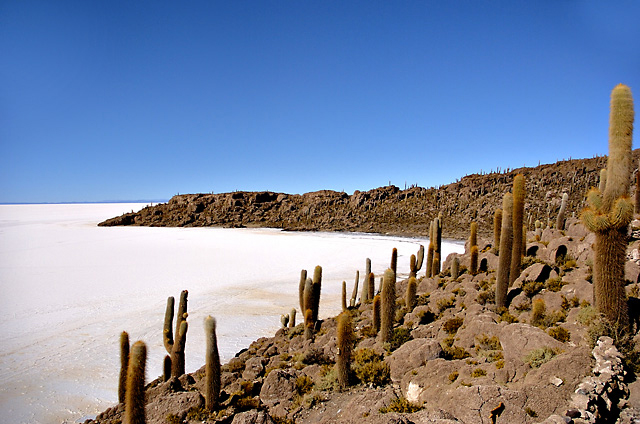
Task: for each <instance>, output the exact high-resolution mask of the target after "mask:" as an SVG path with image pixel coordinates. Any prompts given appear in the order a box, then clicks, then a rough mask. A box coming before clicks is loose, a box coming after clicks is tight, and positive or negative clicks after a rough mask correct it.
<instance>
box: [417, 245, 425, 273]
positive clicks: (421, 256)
mask: <svg viewBox="0 0 640 424" xmlns="http://www.w3.org/2000/svg"><path fill="white" fill-rule="evenodd" d="M423 262H424V246H423V245H420V247H419V248H418V255H417V256H416V274H417V273H418V271H420V268H422V263H423Z"/></svg>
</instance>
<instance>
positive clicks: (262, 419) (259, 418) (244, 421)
mask: <svg viewBox="0 0 640 424" xmlns="http://www.w3.org/2000/svg"><path fill="white" fill-rule="evenodd" d="M231 424H275V422H274V421H273V419H271V417H270V416H269V414H267V413H266V412H264V411H258V410H257V409H252V410H251V411H246V412H241V413H239V414H236V416H235V417H233V421H231Z"/></svg>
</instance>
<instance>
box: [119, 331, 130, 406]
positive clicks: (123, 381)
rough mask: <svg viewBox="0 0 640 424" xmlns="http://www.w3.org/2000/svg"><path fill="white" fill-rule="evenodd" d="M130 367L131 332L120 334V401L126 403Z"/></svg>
mask: <svg viewBox="0 0 640 424" xmlns="http://www.w3.org/2000/svg"><path fill="white" fill-rule="evenodd" d="M128 367H129V334H128V333H127V332H126V331H123V332H122V333H121V334H120V381H119V382H118V402H120V403H124V400H125V393H126V391H127V368H128Z"/></svg>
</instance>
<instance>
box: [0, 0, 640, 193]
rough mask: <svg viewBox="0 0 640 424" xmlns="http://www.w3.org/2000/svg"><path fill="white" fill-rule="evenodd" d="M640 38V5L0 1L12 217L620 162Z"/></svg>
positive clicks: (2, 103) (4, 185)
mask: <svg viewBox="0 0 640 424" xmlns="http://www.w3.org/2000/svg"><path fill="white" fill-rule="evenodd" d="M638 22H640V2H638V1H626V2H619V1H611V2H604V1H557V0H556V1H542V0H539V1H527V2H525V1H486V2H483V1H451V2H443V1H389V2H380V1H362V2H355V1H283V0H278V1H250V2H248V1H202V2H200V1H188V2H173V1H172V2H169V1H134V2H132V1H31V0H26V1H6V0H0V57H2V61H1V62H0V81H1V83H0V202H66V201H102V200H133V199H168V198H170V197H171V196H172V195H174V194H177V193H193V192H212V191H213V192H225V191H233V190H272V191H283V192H289V193H303V192H307V191H314V190H320V189H333V190H338V191H340V190H345V191H347V192H349V193H351V192H353V191H354V190H368V189H371V188H374V187H378V186H382V185H386V184H388V183H389V181H391V183H392V184H395V185H398V186H400V187H402V188H403V187H404V184H405V182H406V183H407V184H413V183H416V184H418V185H421V186H425V187H429V186H434V185H440V184H447V183H450V182H452V181H455V180H456V179H457V178H459V177H462V176H464V175H466V174H471V173H475V172H479V171H480V170H484V171H487V170H491V169H496V168H497V167H501V168H507V167H511V168H516V167H519V166H522V165H525V164H526V165H527V166H530V165H537V164H538V162H539V161H540V162H542V163H551V162H555V161H556V160H559V159H563V158H569V157H573V158H582V157H593V156H594V155H603V154H606V152H607V127H608V107H609V94H610V91H611V89H612V88H613V87H614V86H615V85H616V84H618V83H621V82H622V83H625V84H627V85H629V86H630V87H631V89H632V91H633V92H634V94H635V97H636V103H638V98H639V97H640V25H638ZM636 138H637V137H636Z"/></svg>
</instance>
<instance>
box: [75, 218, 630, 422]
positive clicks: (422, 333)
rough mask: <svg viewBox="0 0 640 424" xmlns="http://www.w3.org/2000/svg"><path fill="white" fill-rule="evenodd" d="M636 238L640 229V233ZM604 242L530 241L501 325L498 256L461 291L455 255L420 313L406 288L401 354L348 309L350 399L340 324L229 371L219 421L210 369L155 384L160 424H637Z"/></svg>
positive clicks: (560, 235) (487, 249) (487, 245)
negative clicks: (603, 318) (596, 261)
mask: <svg viewBox="0 0 640 424" xmlns="http://www.w3.org/2000/svg"><path fill="white" fill-rule="evenodd" d="M637 227H640V221H634V222H633V223H632V228H637ZM636 235H637V232H632V233H630V236H629V240H628V241H629V243H628V248H627V252H628V258H629V260H628V261H627V265H626V279H627V292H628V293H629V294H630V295H636V296H637V293H638V290H639V286H638V283H639V276H640V266H639V265H638V263H637V258H638V256H639V255H638V249H639V248H640V240H638V238H637V237H636ZM538 238H539V240H538ZM593 241H594V235H593V233H589V232H588V231H587V230H586V229H585V228H584V227H583V226H582V224H580V223H579V222H578V221H577V220H576V219H569V220H568V222H567V227H566V230H565V231H560V230H556V229H552V228H547V229H545V230H544V231H542V232H541V233H538V237H536V234H535V233H534V232H529V233H528V234H527V256H525V259H524V260H523V266H522V269H523V271H522V273H521V275H520V277H519V278H518V279H517V280H516V281H515V283H514V284H513V286H512V287H511V289H510V291H509V297H510V299H511V302H510V306H509V308H508V309H507V310H504V311H498V310H496V308H495V304H494V298H493V296H492V295H493V293H494V290H495V277H496V272H495V269H496V268H497V264H498V256H496V255H495V254H494V253H492V250H491V241H490V240H489V239H487V238H486V237H480V238H479V240H478V246H479V247H480V251H481V253H480V256H479V267H480V272H478V273H477V274H475V275H471V273H469V272H468V269H469V266H470V255H469V248H468V247H469V246H467V249H466V251H467V253H465V254H463V255H458V256H457V259H458V261H459V263H460V270H461V272H462V273H461V275H460V276H458V277H457V278H453V277H452V276H451V265H452V261H453V258H454V257H455V256H456V255H454V254H452V255H450V256H449V257H448V258H447V259H446V260H445V261H444V263H443V267H442V269H443V271H442V272H441V273H440V274H438V275H437V276H434V277H426V276H424V275H423V274H421V273H419V274H418V284H417V299H418V300H417V305H416V306H415V307H414V308H410V307H407V305H406V302H405V300H404V293H405V291H406V289H407V285H408V281H407V280H404V281H399V282H398V283H397V285H396V287H397V288H396V290H397V293H398V305H397V307H398V312H397V314H396V323H395V326H394V330H393V334H394V338H393V339H392V341H391V342H390V343H386V344H383V343H380V341H379V340H378V337H377V336H376V334H375V332H373V329H372V319H373V315H372V314H373V306H372V303H371V302H370V301H361V300H360V301H358V302H356V303H357V304H356V305H355V306H354V307H352V308H349V314H350V316H351V318H352V320H353V328H354V329H355V337H356V341H355V351H354V352H355V354H354V360H353V363H352V365H351V369H352V371H353V375H352V376H351V378H352V380H351V384H352V385H351V386H349V387H348V388H346V389H344V390H341V389H339V388H338V386H337V385H336V376H335V372H334V367H335V365H334V364H335V361H336V357H337V354H338V348H337V335H336V319H335V318H329V319H325V320H324V321H321V322H319V323H318V324H317V327H316V328H317V332H316V335H315V338H314V339H313V340H307V339H306V338H305V336H304V331H303V330H304V327H303V325H302V324H298V325H297V326H295V327H293V328H283V329H281V330H279V331H278V332H277V333H276V334H275V336H274V337H270V338H261V339H259V340H256V341H255V342H253V343H252V344H251V345H250V346H249V347H248V348H247V349H244V350H242V351H241V352H238V354H237V355H236V357H235V358H233V359H232V360H230V361H229V362H228V363H227V364H224V365H223V368H222V371H223V372H222V392H221V393H222V394H221V404H220V406H219V407H218V408H216V410H215V411H214V412H212V413H209V412H207V411H206V410H205V409H204V408H203V405H204V398H203V393H204V368H203V369H200V370H198V371H196V372H195V373H191V374H186V375H183V376H182V377H180V378H179V379H175V378H174V379H172V380H169V381H167V382H162V379H160V378H159V379H156V380H154V381H152V382H151V383H149V384H148V385H147V388H146V397H147V401H146V402H147V403H146V413H147V422H148V423H158V424H159V423H167V422H169V423H188V424H195V423H214V422H216V423H235V424H240V423H293V422H296V423H334V422H340V423H351V422H353V423H355V422H358V423H360V422H366V423H438V424H445V423H491V422H497V423H541V422H544V423H571V422H573V423H596V422H598V423H600V422H606V423H609V422H611V423H613V422H619V423H633V422H637V421H634V420H636V419H638V418H636V417H640V413H639V412H638V410H637V409H636V408H638V407H640V402H639V401H638V400H639V399H638V398H640V390H638V389H636V383H634V382H632V380H631V379H630V377H631V374H627V371H625V370H624V369H623V367H622V366H621V365H620V363H621V362H620V361H621V359H620V358H621V356H622V355H620V353H618V352H617V350H616V349H615V347H613V345H612V344H611V340H610V339H607V338H606V337H605V338H600V341H599V342H598V343H596V342H597V341H598V336H599V334H598V327H597V320H596V317H595V311H594V308H593V306H591V305H593V289H592V283H591V278H592V277H591V260H592V259H591V254H592V250H591V245H592V243H593ZM348 292H351V288H349V290H348ZM540 305H542V308H541V307H540ZM298 316H299V315H298ZM187 350H188V344H187ZM616 358H617V359H616ZM607 367H608V368H607ZM639 389H640V388H639ZM123 412H124V405H123V404H119V405H117V406H114V407H113V408H110V409H108V410H107V411H105V412H103V413H102V414H100V415H99V416H98V417H97V418H96V419H95V420H89V421H87V423H103V424H107V423H110V424H115V423H120V422H123V421H122V420H123ZM492 417H493V418H492ZM494 419H495V421H493V420H494ZM616 420H617V421H616Z"/></svg>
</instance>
